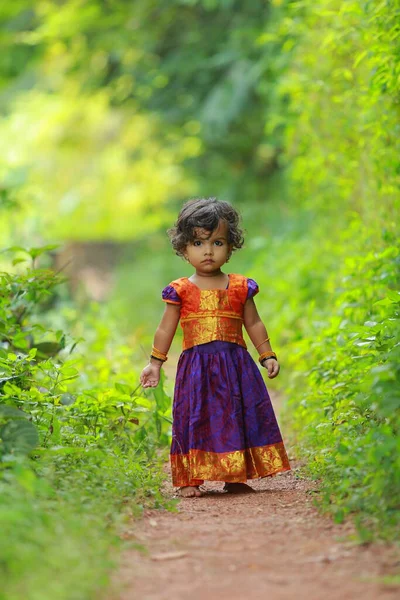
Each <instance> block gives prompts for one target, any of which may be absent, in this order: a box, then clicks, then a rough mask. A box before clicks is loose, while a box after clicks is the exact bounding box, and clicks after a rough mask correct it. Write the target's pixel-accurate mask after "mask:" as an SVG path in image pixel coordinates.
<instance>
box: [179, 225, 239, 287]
mask: <svg viewBox="0 0 400 600" xmlns="http://www.w3.org/2000/svg"><path fill="white" fill-rule="evenodd" d="M194 233H195V239H194V240H193V242H190V243H189V244H188V245H187V246H186V248H185V252H184V256H185V258H186V259H187V260H188V261H189V262H190V264H191V265H192V266H193V267H194V268H195V269H196V271H197V272H200V273H202V274H204V275H207V274H210V275H212V274H213V273H214V272H215V271H218V272H219V270H220V268H221V267H222V265H223V264H225V263H226V261H227V260H228V258H229V256H230V254H231V251H232V247H231V246H230V245H229V244H228V224H227V223H226V221H222V220H220V222H219V224H218V227H217V229H215V230H214V231H213V232H211V233H210V232H209V231H207V230H206V229H201V228H200V227H199V228H196V229H195V230H194Z"/></svg>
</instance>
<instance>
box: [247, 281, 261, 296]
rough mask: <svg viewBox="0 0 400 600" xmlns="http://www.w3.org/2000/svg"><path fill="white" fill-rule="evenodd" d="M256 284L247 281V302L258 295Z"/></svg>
mask: <svg viewBox="0 0 400 600" xmlns="http://www.w3.org/2000/svg"><path fill="white" fill-rule="evenodd" d="M258 291H259V290H258V284H257V282H256V281H254V279H249V278H248V279H247V300H248V299H249V298H253V297H254V296H255V295H256V294H258Z"/></svg>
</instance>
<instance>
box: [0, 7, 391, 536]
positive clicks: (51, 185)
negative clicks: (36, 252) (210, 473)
mask: <svg viewBox="0 0 400 600" xmlns="http://www.w3.org/2000/svg"><path fill="white" fill-rule="evenodd" d="M399 15H400V2H399V0H387V1H386V2H381V3H374V2H371V1H368V0H365V1H351V0H349V1H347V2H342V1H339V0H318V1H313V2H311V0H302V1H299V0H297V1H296V0H292V1H290V0H270V1H259V0H252V2H247V3H246V2H240V1H237V0H220V1H217V0H179V1H178V0H171V1H170V2H168V3H160V2H155V1H153V0H146V1H144V0H143V1H141V0H132V1H128V0H108V1H107V0H68V1H64V0H59V1H53V2H52V1H47V0H39V1H37V2H28V1H24V0H15V1H14V2H13V3H7V4H5V3H3V4H2V6H1V8H0V22H1V23H0V25H1V27H0V216H1V220H0V235H1V240H2V246H3V247H4V248H7V247H10V246H13V247H15V246H19V247H28V248H32V247H36V246H43V245H47V244H51V245H53V244H54V245H58V248H56V249H53V250H50V251H49V252H48V253H46V254H43V255H42V256H41V257H39V259H38V261H39V264H43V265H44V266H49V265H50V266H52V268H54V269H56V270H60V269H61V272H62V273H65V274H66V275H67V277H68V282H67V283H66V284H64V287H63V288H62V291H61V292H59V298H58V301H59V302H60V303H61V304H60V306H61V309H60V311H59V312H58V314H57V315H53V316H51V317H50V316H48V317H47V319H48V321H49V323H50V325H51V326H53V327H55V328H57V327H60V326H61V325H60V319H61V321H62V322H63V323H65V320H66V322H68V327H69V329H70V332H71V333H72V334H73V335H77V336H82V337H83V338H85V339H86V340H89V341H88V342H87V345H86V349H87V351H88V354H87V357H86V359H87V363H88V364H86V365H83V364H82V365H81V367H80V368H81V369H83V370H82V372H81V380H82V378H83V381H87V380H90V376H89V375H88V372H86V371H85V369H90V366H89V363H90V357H91V356H92V355H93V352H95V353H97V354H96V358H95V363H94V364H96V365H97V364H99V367H98V368H99V369H100V371H101V369H103V371H102V372H103V376H102V377H103V379H101V377H100V380H101V381H104V382H105V381H106V379H107V377H112V376H113V374H115V373H116V372H118V368H119V366H118V364H117V365H116V366H115V367H111V366H110V365H111V364H112V361H113V356H116V355H118V350H117V349H116V348H117V347H119V348H122V347H123V348H124V351H123V355H124V361H126V359H127V357H128V356H129V357H130V360H131V361H132V368H133V370H134V375H130V376H129V377H130V378H131V381H130V383H131V384H132V386H133V387H134V385H136V384H137V382H138V379H137V378H138V374H139V372H140V369H141V368H142V366H144V361H145V360H146V356H147V353H148V349H149V347H150V344H151V341H152V336H153V333H154V330H155V328H156V326H157V323H158V320H159V318H160V316H161V313H162V310H163V306H162V302H161V297H160V294H161V289H162V288H163V287H164V286H165V285H166V284H168V283H169V282H170V281H171V280H172V279H174V278H177V277H181V276H184V275H188V274H189V273H190V268H189V267H188V265H186V264H185V263H184V262H183V261H182V260H181V259H180V258H178V257H177V256H175V255H174V253H173V251H172V249H171V247H170V244H169V241H168V238H167V235H166V229H167V228H168V227H170V226H171V225H172V224H173V222H174V220H175V218H176V216H177V213H178V211H179V209H180V207H181V205H182V203H183V202H184V201H185V200H187V199H189V198H192V197H196V196H202V197H208V196H217V197H218V198H220V199H223V200H228V201H230V202H232V203H233V204H234V205H235V206H236V207H237V209H238V210H239V211H240V212H241V214H242V216H243V223H244V227H245V230H246V235H245V246H244V248H243V249H242V250H241V251H240V252H238V253H235V254H234V256H233V257H232V259H231V261H230V263H229V271H230V272H238V273H242V274H245V275H248V276H251V277H253V278H254V279H256V280H257V281H258V283H259V285H260V294H259V296H258V297H257V305H258V308H259V312H260V314H261V316H262V317H263V319H264V321H265V324H266V326H267V329H268V332H269V334H270V336H271V340H272V345H273V348H274V349H275V350H276V352H277V354H278V356H279V358H280V361H281V373H280V376H279V378H278V379H276V380H274V381H273V382H267V384H268V386H269V387H271V388H273V389H274V390H275V391H276V392H279V393H280V395H281V396H282V397H283V398H284V405H285V407H284V411H283V415H282V421H283V423H284V433H285V436H286V437H287V438H288V444H290V446H291V448H292V449H293V453H294V454H296V455H297V456H301V457H303V458H304V459H305V460H306V461H307V465H308V467H307V468H308V473H309V474H311V475H312V476H313V477H316V478H318V479H319V480H320V482H321V496H320V504H321V506H322V507H323V508H325V509H326V510H328V511H330V512H331V513H332V514H333V515H334V518H335V519H336V520H338V521H341V520H343V519H345V518H346V517H347V516H349V515H351V516H352V517H353V518H354V521H355V523H356V525H357V531H358V533H359V535H360V536H361V538H362V539H369V538H370V536H373V535H379V536H383V537H386V538H392V537H393V535H394V531H395V524H396V523H397V520H398V513H397V517H396V507H397V506H398V503H399V501H400V499H399V496H398V494H399V490H400V480H399V477H400V465H399V456H400V451H399V450H400V448H399V443H400V442H399V439H400V438H399V437H398V433H399V419H398V414H399V408H400V392H399V390H400V385H399V384H400V370H399V364H400V360H399V359H400V355H399V352H400V351H399V346H398V343H397V341H396V340H398V336H399V333H400V325H399V292H398V290H399V262H400V260H399V249H398V222H399V212H400V211H399V204H400V194H399V189H400V161H399V156H400V141H399V140H400V119H399V102H398V99H399V92H400V53H399V43H400V29H399V22H400V21H399ZM15 256H16V257H17V258H16V261H18V257H21V256H23V253H21V251H18V250H14V251H6V252H2V253H1V254H0V263H1V265H0V266H1V268H2V269H3V270H7V271H9V272H10V273H14V274H16V273H19V272H21V271H23V269H24V263H18V262H16V261H15V260H14V264H13V263H12V258H14V259H15ZM40 261H43V262H42V263H41V262H40ZM96 336H99V339H100V338H101V339H102V340H103V342H101V343H100V342H96V343H94V342H93V340H94V339H97V338H96ZM106 338H107V339H110V340H112V341H113V343H114V346H115V348H114V350H111V351H110V350H107V351H106V349H105V347H104V344H105V342H104V340H105V339H106ZM92 343H93V344H94V346H91V344H92ZM96 344H97V345H96ZM102 344H103V345H102ZM118 344H120V346H118ZM121 344H123V346H121ZM90 348H91V350H90ZM102 350H104V356H103V361H104V362H103V363H102V366H100V362H99V363H97V362H96V361H101V358H100V357H99V352H100V353H101V351H102ZM179 351H180V336H179V334H178V335H177V337H176V339H175V341H174V343H173V348H172V352H171V362H170V363H168V369H167V374H168V381H167V384H166V387H167V390H168V391H169V392H171V391H172V386H173V371H174V364H173V358H176V357H177V355H178V353H179ZM251 351H252V352H254V351H253V350H251ZM130 353H131V354H130ZM254 356H256V354H254ZM107 361H108V363H107ZM106 363H107V364H108V366H105V365H106ZM117 363H118V361H117ZM124 365H125V366H126V362H124ZM96 368H97V367H94V370H93V372H92V377H94V375H93V373H94V372H95V369H96ZM107 369H108V370H107ZM107 374H108V375H107ZM129 377H128V379H129ZM85 378H86V379H85ZM121 389H122V388H121ZM121 393H122V392H121ZM163 402H165V401H163ZM155 414H156V413H155ZM165 415H166V413H165V404H164V405H163V416H165ZM155 424H156V426H157V427H156V428H158V426H159V422H158V417H157V416H156V417H155ZM157 431H158V436H159V439H162V443H163V444H164V446H166V445H167V434H168V432H167V430H166V429H165V428H164V429H162V433H160V432H161V429H160V430H159V429H157ZM160 436H161V438H160ZM135 439H136V438H135Z"/></svg>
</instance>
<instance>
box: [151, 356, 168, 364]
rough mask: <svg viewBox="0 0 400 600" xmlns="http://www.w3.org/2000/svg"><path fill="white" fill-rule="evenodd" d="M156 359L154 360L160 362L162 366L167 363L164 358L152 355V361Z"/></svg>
mask: <svg viewBox="0 0 400 600" xmlns="http://www.w3.org/2000/svg"><path fill="white" fill-rule="evenodd" d="M152 358H154V360H156V361H158V362H160V363H161V364H162V363H164V362H165V360H163V359H162V358H157V356H153V355H152V354H150V359H152Z"/></svg>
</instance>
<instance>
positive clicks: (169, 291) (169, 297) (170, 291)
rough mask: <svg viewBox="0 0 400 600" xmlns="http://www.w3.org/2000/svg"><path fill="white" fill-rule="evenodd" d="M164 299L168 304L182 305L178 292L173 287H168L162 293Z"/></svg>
mask: <svg viewBox="0 0 400 600" xmlns="http://www.w3.org/2000/svg"><path fill="white" fill-rule="evenodd" d="M161 296H162V299H163V301H164V302H167V303H168V304H181V299H180V297H179V294H178V292H177V291H176V289H175V288H174V287H173V286H172V285H167V287H165V288H164V289H163V291H162V293H161Z"/></svg>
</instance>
